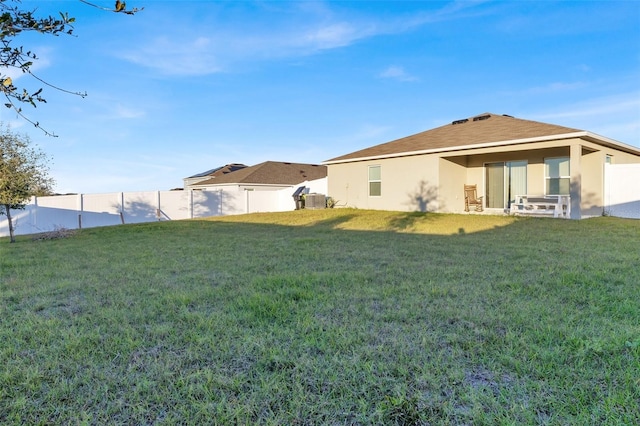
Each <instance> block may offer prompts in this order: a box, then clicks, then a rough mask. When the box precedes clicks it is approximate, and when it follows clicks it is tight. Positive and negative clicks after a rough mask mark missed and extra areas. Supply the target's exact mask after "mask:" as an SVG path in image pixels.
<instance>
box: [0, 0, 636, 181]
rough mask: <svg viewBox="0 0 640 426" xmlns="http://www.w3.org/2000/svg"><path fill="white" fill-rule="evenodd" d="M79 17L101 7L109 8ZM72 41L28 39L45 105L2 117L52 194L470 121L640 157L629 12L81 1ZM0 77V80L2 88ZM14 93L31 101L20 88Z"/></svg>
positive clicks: (320, 157) (64, 5)
mask: <svg viewBox="0 0 640 426" xmlns="http://www.w3.org/2000/svg"><path fill="white" fill-rule="evenodd" d="M93 3H95V4H98V5H101V6H105V7H109V6H112V3H113V2H112V1H100V0H95V1H93ZM22 5H23V7H24V8H27V9H32V8H37V9H38V11H39V12H38V13H41V14H47V15H48V14H57V12H58V11H68V12H69V14H70V15H71V16H74V17H75V18H76V19H77V22H76V24H75V31H74V32H75V36H74V37H68V36H59V37H51V36H42V35H24V36H20V37H19V38H17V39H16V41H15V42H16V43H18V44H21V45H24V46H25V47H27V48H28V49H30V50H32V51H34V52H36V53H37V54H38V56H39V58H40V59H39V60H38V61H37V62H36V63H35V66H34V68H33V71H34V73H35V74H36V75H38V76H39V77H41V78H43V79H44V80H46V81H48V82H49V83H52V84H55V85H56V86H59V87H62V88H64V89H68V90H72V91H80V92H85V91H86V92H87V93H88V96H87V97H86V98H80V97H78V96H73V95H69V94H65V93H62V92H58V91H55V90H53V89H46V88H45V91H44V96H45V98H46V99H47V101H48V103H47V104H43V105H39V106H38V107H37V108H36V109H32V108H30V107H25V108H24V110H25V112H26V114H27V115H28V116H29V118H31V119H32V120H34V121H38V122H39V123H40V124H41V125H42V126H43V127H44V128H46V129H47V130H49V131H52V132H54V133H55V134H57V135H58V137H57V138H51V137H48V136H45V135H44V134H42V132H40V131H38V130H37V129H35V128H34V127H33V126H32V125H31V124H29V123H26V122H24V121H21V120H19V119H17V118H16V115H15V113H12V112H11V111H10V110H8V109H5V108H2V109H0V120H1V121H3V122H5V123H8V124H10V125H11V126H12V128H13V129H14V130H15V131H18V132H20V133H26V134H28V135H29V136H30V138H31V140H32V141H33V142H34V143H36V144H37V145H39V146H40V147H41V148H42V149H43V150H44V151H45V152H46V153H48V154H49V155H50V156H51V157H52V159H53V160H52V164H51V174H52V176H53V177H54V178H55V179H56V181H57V184H56V187H55V190H56V191H58V192H61V193H66V192H84V193H100V192H119V191H142V190H166V189H171V188H175V187H181V186H182V178H184V177H187V176H190V175H193V174H196V173H199V172H202V171H205V170H208V169H211V168H214V167H217V166H221V165H224V164H227V163H234V162H235V163H245V164H248V165H253V164H257V163H260V162H262V161H267V160H274V161H290V162H305V163H320V162H322V161H324V160H328V159H330V158H333V157H336V156H339V155H342V154H346V153H348V152H351V151H355V150H358V149H361V148H365V147H368V146H372V145H375V144H379V143H383V142H387V141H390V140H393V139H397V138H400V137H403V136H408V135H410V134H414V133H418V132H421V131H424V130H428V129H431V128H434V127H438V126H441V125H444V124H447V123H450V122H451V121H453V120H456V119H460V118H465V117H469V116H473V115H477V114H480V113H484V112H493V113H497V114H509V115H513V116H516V117H519V118H524V119H530V120H537V121H544V122H548V123H553V124H559V125H564V126H568V127H574V128H578V129H583V130H589V131H591V132H594V133H597V134H600V135H603V136H606V137H609V138H612V139H615V140H618V141H620V142H623V143H626V144H629V145H634V146H639V147H640V2H636V1H602V2H600V1H561V2H552V1H535V2H534V1H518V2H482V1H474V2H470V1H469V2H465V1H462V2H436V1H405V2H399V1H395V2H382V1H375V2H374V1H371V2H369V1H351V2H347V1H340V2H330V1H327V2H322V1H299V2H284V1H277V2H276V1H273V2H270V1H256V2H250V1H233V2H219V1H215V2H214V1H180V2H178V1H144V0H129V1H128V7H129V8H131V7H138V8H141V7H144V11H142V12H140V13H138V14H137V15H135V16H128V15H120V14H114V13H109V12H103V11H100V10H98V9H96V8H93V7H90V6H87V5H85V4H82V3H80V2H79V1H31V0H23V2H22ZM3 72H4V71H3ZM12 76H13V78H14V80H15V83H16V85H18V86H25V85H26V86H29V87H33V88H38V87H40V86H41V84H40V83H38V82H36V81H33V80H31V79H30V77H28V76H18V75H15V74H13V75H12Z"/></svg>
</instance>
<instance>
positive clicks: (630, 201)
mask: <svg viewBox="0 0 640 426" xmlns="http://www.w3.org/2000/svg"><path fill="white" fill-rule="evenodd" d="M604 198H605V200H604V204H605V206H604V211H605V213H606V214H607V215H609V216H616V217H626V218H631V219H640V164H607V165H605V167H604Z"/></svg>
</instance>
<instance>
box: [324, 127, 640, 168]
mask: <svg viewBox="0 0 640 426" xmlns="http://www.w3.org/2000/svg"><path fill="white" fill-rule="evenodd" d="M573 138H582V139H586V140H590V141H593V142H596V143H600V144H602V145H607V146H613V147H615V148H619V149H622V150H624V151H627V152H630V153H633V154H636V155H640V149H638V148H636V147H634V146H631V145H627V144H624V143H622V142H618V141H616V140H614V139H610V138H606V137H604V136H600V135H598V134H595V133H591V132H587V131H579V132H571V133H562V134H557V135H548V136H537V137H535V138H524V139H512V140H506V141H498V142H486V143H480V144H472V145H459V146H453V147H446V148H433V149H424V150H418V151H407V152H398V153H393V154H383V155H373V156H369V157H356V158H347V159H343V160H327V161H323V162H322V163H321V164H322V165H325V166H328V165H331V164H343V163H353V162H357V161H371V160H381V159H385V158H398V157H410V156H413V155H425V154H435V153H438V152H453V151H466V150H471V149H478V148H492V147H496V146H509V145H520V144H527V143H535V142H546V141H552V140H563V139H573Z"/></svg>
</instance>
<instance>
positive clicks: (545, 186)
mask: <svg viewBox="0 0 640 426" xmlns="http://www.w3.org/2000/svg"><path fill="white" fill-rule="evenodd" d="M547 160H567V164H568V165H569V174H568V175H566V176H563V175H559V176H557V177H556V176H554V177H551V176H548V173H547V170H548V167H547ZM551 179H558V180H560V181H561V180H562V179H567V180H568V181H569V188H568V192H567V193H566V194H550V193H549V192H548V188H549V181H550V180H551ZM558 188H560V185H559V184H558ZM570 193H571V157H564V156H562V157H546V158H545V159H544V195H570Z"/></svg>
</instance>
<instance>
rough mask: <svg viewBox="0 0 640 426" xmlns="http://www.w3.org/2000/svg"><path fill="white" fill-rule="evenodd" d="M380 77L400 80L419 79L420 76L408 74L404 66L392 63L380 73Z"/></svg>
mask: <svg viewBox="0 0 640 426" xmlns="http://www.w3.org/2000/svg"><path fill="white" fill-rule="evenodd" d="M379 77H380V78H390V79H393V80H398V81H405V82H409V81H418V78H417V77H415V76H413V75H410V74H408V73H407V72H406V71H405V70H404V68H403V67H399V66H396V65H392V66H390V67H389V68H387V69H385V70H384V71H382V72H381V73H380V74H379Z"/></svg>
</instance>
